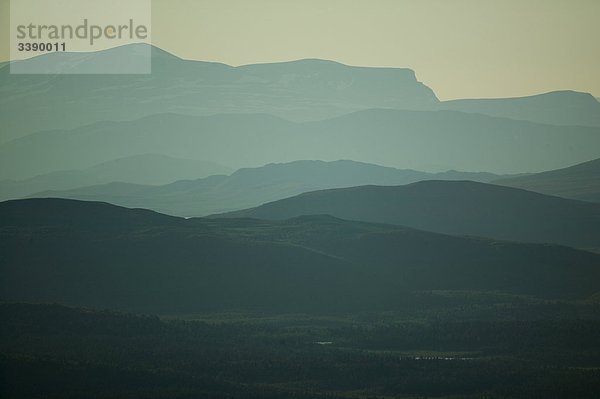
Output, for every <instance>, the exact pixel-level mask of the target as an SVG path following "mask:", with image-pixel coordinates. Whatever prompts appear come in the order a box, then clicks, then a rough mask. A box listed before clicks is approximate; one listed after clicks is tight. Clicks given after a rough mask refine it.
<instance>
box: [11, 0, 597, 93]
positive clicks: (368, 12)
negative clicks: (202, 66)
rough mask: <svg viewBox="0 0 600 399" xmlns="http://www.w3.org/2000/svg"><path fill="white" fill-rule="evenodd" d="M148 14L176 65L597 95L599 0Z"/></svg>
mask: <svg viewBox="0 0 600 399" xmlns="http://www.w3.org/2000/svg"><path fill="white" fill-rule="evenodd" d="M8 4H9V1H8V0H0V15H1V18H2V19H1V20H0V26H2V32H1V37H0V39H1V47H0V59H2V60H6V59H8V58H9V57H8V47H7V44H8V22H9V20H8V14H9V13H8V11H9V7H8ZM152 11H153V26H152V38H153V43H154V44H155V45H157V46H159V47H161V48H164V49H166V50H168V51H170V52H172V53H174V54H176V55H178V56H180V57H183V58H190V59H199V60H208V61H219V62H224V63H227V64H231V65H240V64H248V63H258V62H272V61H283V60H293V59H299V58H324V59H331V60H336V61H340V62H343V63H346V64H351V65H365V66H397V67H408V68H412V69H414V70H415V71H416V73H417V77H418V79H419V80H421V81H422V82H424V83H425V84H427V85H428V86H430V87H431V88H432V89H433V90H434V91H435V92H436V94H437V95H438V97H440V99H451V98H466V97H471V98H472V97H510V96H521V95H528V94H536V93H541V92H546V91H551V90H560V89H573V90H578V91H587V92H591V93H592V94H594V95H595V96H600V72H599V71H600V40H599V39H598V38H599V37H600V0H153V10H152Z"/></svg>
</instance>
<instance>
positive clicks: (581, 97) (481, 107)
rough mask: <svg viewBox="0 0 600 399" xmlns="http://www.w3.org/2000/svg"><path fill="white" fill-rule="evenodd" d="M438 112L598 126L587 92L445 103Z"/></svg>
mask: <svg viewBox="0 0 600 399" xmlns="http://www.w3.org/2000/svg"><path fill="white" fill-rule="evenodd" d="M439 108H440V109H448V110H454V111H462V112H471V113H478V114H485V115H490V116H498V117H503V118H510V119H518V120H527V121H532V122H539V123H547V124H553V125H575V126H600V102H599V101H598V100H597V99H596V98H594V97H593V96H592V95H591V94H589V93H581V92H576V91H571V90H563V91H553V92H549V93H544V94H538V95H534V96H527V97H515V98H489V99H464V100H451V101H444V102H442V103H440V104H439Z"/></svg>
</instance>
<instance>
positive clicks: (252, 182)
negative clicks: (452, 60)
mask: <svg viewBox="0 0 600 399" xmlns="http://www.w3.org/2000/svg"><path fill="white" fill-rule="evenodd" d="M499 177H500V176H498V175H494V174H492V173H469V172H458V171H448V172H444V173H425V172H419V171H415V170H401V169H395V168H387V167H383V166H378V165H372V164H365V163H360V162H354V161H334V162H323V161H296V162H290V163H285V164H269V165H266V166H263V167H260V168H246V169H239V170H237V171H236V172H235V173H233V174H231V175H230V176H224V175H221V176H210V177H207V178H203V179H197V180H187V181H177V182H175V183H171V184H166V185H163V186H158V187H157V186H147V185H136V184H124V183H110V184H104V185H97V186H87V187H80V188H76V189H72V190H63V191H56V190H53V191H42V192H37V193H34V194H32V195H31V197H42V198H43V197H58V198H71V199H81V200H92V201H104V202H109V203H112V204H115V205H121V206H126V207H133V208H147V209H152V210H155V211H158V212H162V213H166V214H170V215H175V216H186V217H188V216H206V215H209V214H213V213H219V212H226V211H231V210H239V209H244V208H249V207H254V206H258V205H261V204H263V203H265V202H270V201H275V200H278V199H283V198H286V197H290V196H293V195H297V194H301V193H303V192H307V191H314V190H320V189H325V188H336V187H352V186H360V185H365V184H377V185H400V184H408V183H413V182H416V181H420V180H432V179H437V180H460V179H463V180H474V181H483V182H488V181H491V180H495V179H498V178H499Z"/></svg>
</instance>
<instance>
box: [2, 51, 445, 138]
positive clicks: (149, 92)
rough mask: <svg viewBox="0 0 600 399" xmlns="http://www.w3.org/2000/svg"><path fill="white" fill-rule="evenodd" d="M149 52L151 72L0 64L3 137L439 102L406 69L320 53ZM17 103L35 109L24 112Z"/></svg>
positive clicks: (119, 54) (67, 59)
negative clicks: (250, 59)
mask: <svg viewBox="0 0 600 399" xmlns="http://www.w3.org/2000/svg"><path fill="white" fill-rule="evenodd" d="M145 46H147V45H145V44H137V45H129V46H123V47H118V48H115V49H111V50H107V51H101V52H97V53H92V54H87V57H86V58H85V60H84V62H87V63H90V64H92V65H95V64H96V63H97V62H102V63H106V62H107V61H106V59H114V60H115V62H116V61H117V60H118V62H120V63H121V64H127V63H128V62H129V59H130V58H131V59H135V58H136V57H137V55H136V53H143V52H144V51H146V50H145V49H144V48H143V47H145ZM151 53H152V74H150V75H69V74H63V75H10V74H9V65H8V64H6V65H4V67H3V68H0V88H1V89H2V92H3V98H2V99H1V100H0V101H1V102H0V105H2V106H1V108H0V118H2V120H3V121H5V123H4V126H3V132H2V135H1V136H0V137H1V140H2V141H6V140H8V139H12V138H17V137H21V136H23V135H24V134H27V133H32V132H35V131H40V130H47V129H56V128H61V129H65V128H67V129H68V128H74V127H76V126H81V125H85V124H89V123H93V122H100V121H104V120H115V121H118V120H131V119H137V118H140V117H143V116H147V115H151V114H156V113H165V112H176V113H183V114H192V115H208V114H220V113H268V114H272V115H276V116H280V117H283V118H286V119H290V120H313V119H320V118H327V117H332V116H337V115H341V114H345V113H349V112H352V111H356V110H360V109H368V108H379V107H392V108H409V109H416V108H418V109H421V108H423V107H425V108H427V107H429V106H430V105H432V104H434V103H436V102H437V98H436V96H435V94H434V93H433V91H432V90H431V89H429V88H428V87H426V86H424V85H423V84H422V83H420V82H418V81H417V80H416V78H415V74H414V72H413V71H411V70H409V69H400V68H359V67H349V66H346V65H342V64H338V63H336V62H332V61H324V60H300V61H294V62H287V63H276V64H258V65H248V66H241V67H237V68H236V67H231V66H229V65H225V64H219V63H212V62H201V61H187V60H182V59H180V58H178V57H176V56H174V55H172V54H169V53H167V52H165V51H163V50H161V49H159V48H156V47H152V48H151ZM77 61H80V56H79V55H78V54H70V53H61V54H53V55H52V56H41V57H36V58H34V59H31V60H28V61H24V63H32V64H34V63H35V64H38V63H42V64H46V66H45V69H50V70H54V69H56V68H59V69H60V68H61V67H62V66H63V65H66V67H64V68H68V69H67V70H68V71H70V72H73V71H72V69H71V68H85V65H83V66H82V65H81V63H77ZM57 64H58V65H59V66H58V67H56V65H57ZM20 68H25V67H24V66H20ZM257 97H259V98H260V100H259V101H257ZM47 104H53V107H51V108H49V107H47ZM23 110H27V112H29V113H31V114H35V115H36V116H37V117H36V118H25V117H24V116H25V115H24V114H23V112H24V111H23Z"/></svg>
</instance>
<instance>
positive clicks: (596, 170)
mask: <svg viewBox="0 0 600 399" xmlns="http://www.w3.org/2000/svg"><path fill="white" fill-rule="evenodd" d="M494 183H495V184H500V185H503V186H509V187H516V188H523V189H526V190H530V191H537V192H540V193H543V194H550V195H556V196H559V197H564V198H572V199H578V200H583V201H593V202H600V158H599V159H594V160H592V161H588V162H584V163H581V164H577V165H574V166H570V167H568V168H564V169H558V170H551V171H548V172H542V173H535V174H532V175H527V176H517V177H508V178H501V179H498V180H496V181H494Z"/></svg>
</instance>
